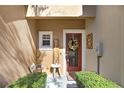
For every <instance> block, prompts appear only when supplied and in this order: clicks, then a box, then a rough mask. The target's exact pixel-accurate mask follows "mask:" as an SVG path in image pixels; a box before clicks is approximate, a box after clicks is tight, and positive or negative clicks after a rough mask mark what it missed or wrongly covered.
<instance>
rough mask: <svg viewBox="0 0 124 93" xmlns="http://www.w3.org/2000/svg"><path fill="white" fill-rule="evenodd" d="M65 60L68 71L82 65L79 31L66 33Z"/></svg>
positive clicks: (78, 68)
mask: <svg viewBox="0 0 124 93" xmlns="http://www.w3.org/2000/svg"><path fill="white" fill-rule="evenodd" d="M66 62H67V70H68V72H72V71H80V70H81V67H82V66H81V65H82V34H81V33H66Z"/></svg>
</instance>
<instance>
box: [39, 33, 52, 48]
mask: <svg viewBox="0 0 124 93" xmlns="http://www.w3.org/2000/svg"><path fill="white" fill-rule="evenodd" d="M44 34H50V47H43V46H41V45H42V41H43V40H42V36H43V35H44ZM39 50H53V32H52V31H39Z"/></svg>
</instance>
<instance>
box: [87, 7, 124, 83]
mask: <svg viewBox="0 0 124 93" xmlns="http://www.w3.org/2000/svg"><path fill="white" fill-rule="evenodd" d="M123 10H124V8H123V9H121V6H97V7H96V19H87V20H86V31H87V32H92V33H93V49H91V50H87V70H92V71H97V59H96V57H97V56H96V52H95V47H96V42H98V41H101V42H102V43H103V57H102V58H101V59H100V61H101V62H100V74H102V75H104V76H105V77H106V78H108V79H111V80H113V81H115V82H117V83H119V84H121V83H122V85H124V82H123V80H124V74H123V71H124V70H123V68H124V59H123V57H124V50H123V49H124V43H123V40H124V38H123V37H124V36H123V33H124V28H122V27H123V20H122V19H124V17H123V15H124V13H122V11H123Z"/></svg>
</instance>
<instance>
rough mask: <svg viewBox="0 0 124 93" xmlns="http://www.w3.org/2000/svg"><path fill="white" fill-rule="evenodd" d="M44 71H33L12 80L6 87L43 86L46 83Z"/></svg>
mask: <svg viewBox="0 0 124 93" xmlns="http://www.w3.org/2000/svg"><path fill="white" fill-rule="evenodd" d="M46 78H47V74H46V73H41V72H35V73H31V74H29V75H27V76H24V77H22V78H19V79H18V80H17V81H14V82H13V83H11V84H10V85H8V88H44V87H45V84H46Z"/></svg>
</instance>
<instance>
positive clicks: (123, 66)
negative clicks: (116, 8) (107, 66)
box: [120, 6, 124, 87]
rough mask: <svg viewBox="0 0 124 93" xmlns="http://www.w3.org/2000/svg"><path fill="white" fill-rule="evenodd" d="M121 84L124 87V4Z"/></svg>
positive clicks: (122, 9) (123, 7) (123, 12)
mask: <svg viewBox="0 0 124 93" xmlns="http://www.w3.org/2000/svg"><path fill="white" fill-rule="evenodd" d="M120 42H121V85H122V86H123V87H124V6H121V41H120Z"/></svg>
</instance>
